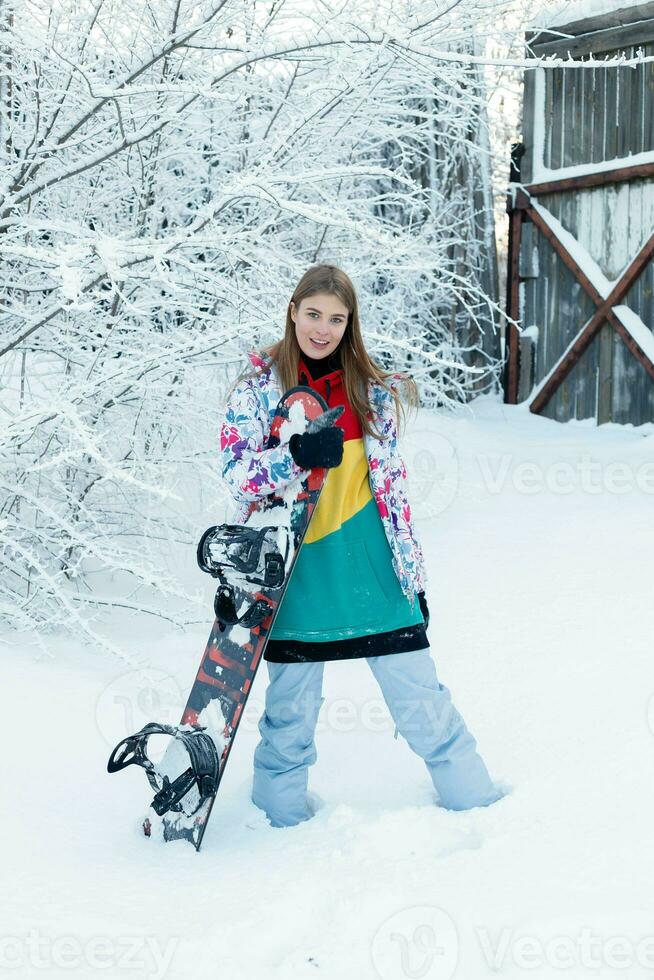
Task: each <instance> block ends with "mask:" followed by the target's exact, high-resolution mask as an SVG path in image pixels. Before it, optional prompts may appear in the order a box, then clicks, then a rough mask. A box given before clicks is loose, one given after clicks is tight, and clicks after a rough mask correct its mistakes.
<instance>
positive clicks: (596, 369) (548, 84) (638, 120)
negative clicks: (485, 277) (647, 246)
mask: <svg viewBox="0 0 654 980" xmlns="http://www.w3.org/2000/svg"><path fill="white" fill-rule="evenodd" d="M642 47H643V49H644V52H645V54H647V55H654V43H650V44H647V45H643V46H642ZM624 50H625V51H626V54H627V56H628V57H632V56H635V54H636V50H635V48H634V47H632V48H625V49H624ZM544 74H545V133H544V160H543V163H544V165H545V166H546V167H549V168H551V169H557V168H559V167H569V166H575V165H583V164H585V163H597V162H599V161H602V160H611V159H615V158H616V157H624V156H628V155H629V154H636V153H642V152H644V151H651V150H654V112H653V111H652V107H653V106H654V63H648V64H644V65H638V66H637V67H636V68H612V69H604V70H602V69H597V68H593V69H547V70H546V71H545V72H544ZM526 75H527V77H526V79H525V118H524V127H523V128H524V134H523V135H524V140H525V145H526V150H527V152H526V153H525V155H524V156H523V158H522V172H521V181H522V182H523V183H529V182H530V181H531V180H533V179H536V180H540V179H541V177H540V176H539V175H538V173H536V174H533V160H532V157H531V154H532V152H533V146H534V142H533V125H534V120H533V112H534V73H533V72H527V73H526ZM537 201H538V203H539V204H542V205H543V207H545V208H547V210H548V211H550V212H551V213H552V214H553V215H554V217H555V218H557V219H558V220H559V221H560V222H561V224H562V225H563V227H564V228H565V229H566V230H567V231H569V232H570V233H571V234H572V235H573V236H574V237H575V238H576V239H577V240H578V241H579V242H580V244H581V245H582V246H583V247H584V248H585V249H586V250H587V251H588V252H589V253H590V255H591V256H592V257H593V259H594V260H595V262H596V263H597V264H598V266H599V267H600V269H601V271H602V272H603V273H604V275H605V276H606V277H607V279H609V280H615V279H617V278H618V277H619V275H620V274H621V273H622V272H623V270H624V269H625V267H626V266H627V265H628V264H629V263H630V262H631V261H632V260H633V259H634V258H635V256H636V254H637V252H638V251H639V249H640V248H641V246H642V245H643V244H644V242H645V241H646V239H647V238H648V237H649V236H650V235H651V234H652V232H653V231H654V181H652V180H651V179H649V180H648V179H640V180H635V181H625V182H623V183H620V184H615V185H607V186H605V187H596V188H592V189H587V190H574V191H569V192H567V193H558V194H548V195H541V196H539V197H538V198H537ZM523 234H524V240H523V244H522V247H521V254H520V265H521V270H520V274H521V275H526V276H527V277H528V278H526V280H525V281H524V282H523V283H522V284H521V314H522V326H523V327H528V326H530V325H532V324H533V325H536V326H537V327H538V340H537V343H536V349H535V362H534V381H535V382H536V383H538V382H540V381H541V380H542V378H543V377H544V376H545V375H546V374H547V373H548V372H549V371H550V370H551V368H552V366H553V364H554V363H555V361H556V360H557V359H558V358H559V357H560V356H561V355H562V354H563V352H564V350H565V348H566V346H567V345H568V344H569V342H570V341H571V340H572V338H573V337H574V336H575V334H576V333H577V332H578V331H579V329H580V328H581V327H582V326H583V324H584V323H586V322H587V321H588V319H589V318H590V316H591V315H592V313H593V311H594V309H595V306H594V304H593V303H592V302H591V301H590V299H589V298H588V296H587V295H586V292H585V290H583V289H582V287H581V286H580V285H579V284H578V283H577V282H576V280H575V279H574V276H573V275H572V273H570V272H569V271H568V269H567V268H566V266H565V265H564V264H563V263H562V262H561V260H560V259H559V258H558V257H557V256H556V253H555V252H554V250H553V249H552V247H551V246H550V245H549V243H548V242H547V241H546V240H545V239H544V238H543V237H542V236H541V235H540V233H539V232H538V231H537V230H536V229H535V227H534V226H533V225H531V224H529V223H528V224H526V225H523ZM621 302H622V303H623V304H625V305H627V306H629V307H630V308H631V309H632V310H634V312H635V313H637V314H638V316H639V317H640V318H641V320H642V321H643V322H644V323H645V324H646V325H647V326H648V327H649V328H650V329H652V328H653V325H654V263H651V262H650V263H649V265H648V267H647V268H646V269H645V270H644V272H643V273H642V274H641V276H640V278H639V279H638V280H637V282H636V284H635V285H634V286H633V287H632V289H631V290H630V292H629V293H628V294H627V296H626V297H625V298H624V299H623V300H622V301H621ZM543 414H544V415H546V416H548V417H550V418H555V419H557V420H560V421H565V420H566V419H568V418H579V419H581V418H589V417H594V418H596V419H597V421H598V422H604V421H609V420H611V421H614V422H623V423H624V422H631V423H633V424H635V425H639V424H641V423H643V422H647V421H654V383H653V382H652V379H651V378H650V377H649V375H648V374H647V372H646V371H645V369H644V368H643V367H642V366H641V365H640V364H639V362H638V361H637V360H636V359H635V358H634V357H633V355H632V354H630V353H629V351H628V350H627V348H626V347H625V346H624V344H623V343H622V341H621V340H620V338H619V336H618V334H617V333H616V332H615V331H614V330H613V328H611V327H610V326H608V325H605V326H604V327H603V328H602V330H601V331H600V333H599V334H598V335H597V336H596V337H595V339H594V340H593V342H592V343H591V345H590V347H589V348H588V349H587V350H586V351H585V352H584V354H583V355H582V357H581V360H580V362H579V363H578V364H577V365H576V366H575V367H574V368H573V370H572V371H571V372H570V374H569V375H568V377H567V378H566V380H565V381H564V382H563V383H562V384H561V386H560V387H559V389H558V390H557V391H556V392H555V394H554V395H553V396H552V398H551V400H550V402H549V403H548V405H547V406H546V407H545V408H544V409H543Z"/></svg>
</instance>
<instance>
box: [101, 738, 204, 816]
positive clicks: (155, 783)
mask: <svg viewBox="0 0 654 980" xmlns="http://www.w3.org/2000/svg"><path fill="white" fill-rule="evenodd" d="M151 735H170V736H172V737H173V738H174V739H177V740H178V741H179V742H180V743H181V744H182V745H183V747H184V749H185V750H186V752H187V753H188V756H189V760H190V763H191V764H190V766H189V767H188V769H186V770H185V771H184V772H182V773H181V774H180V775H179V776H177V777H176V778H175V779H173V780H172V781H171V780H170V778H169V777H168V776H166V775H162V774H161V773H160V772H159V771H158V769H157V767H156V765H155V764H154V762H152V760H151V759H150V758H149V756H148V754H147V743H148V739H149V738H150V736H151ZM131 765H137V766H141V767H142V768H143V769H145V773H146V775H147V777H148V782H149V783H150V786H151V787H152V788H153V789H154V790H156V793H155V797H154V799H153V800H152V804H151V806H152V809H153V810H154V812H155V813H156V814H158V816H160V817H161V816H163V815H164V813H168V811H169V810H172V811H175V812H178V813H179V812H184V813H186V814H187V816H188V815H192V813H195V812H196V811H197V810H198V809H199V808H200V806H201V805H202V803H203V802H204V800H205V799H207V798H208V797H210V796H214V795H215V793H216V790H217V789H218V774H219V769H220V760H219V758H218V751H217V749H216V746H215V743H214V741H213V739H212V738H211V736H210V735H207V734H206V731H205V729H204V728H189V727H188V726H186V725H184V726H180V725H160V724H159V723H158V722H154V721H153V722H150V723H149V724H147V725H145V727H144V728H142V729H141V731H140V732H136V734H135V735H128V736H127V738H124V739H122V741H120V742H119V743H118V745H117V746H116V748H115V749H114V750H113V752H112V753H111V755H110V757H109V762H108V763H107V772H118V771H119V770H121V769H125V768H126V767H127V766H131ZM194 787H195V789H196V790H197V796H198V802H197V806H194V807H193V809H192V811H191V814H189V810H188V806H184V805H183V803H184V802H185V797H187V795H188V794H189V792H190V791H191V790H192V789H193V788H194ZM186 802H187V804H188V801H186Z"/></svg>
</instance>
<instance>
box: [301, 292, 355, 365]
mask: <svg viewBox="0 0 654 980" xmlns="http://www.w3.org/2000/svg"><path fill="white" fill-rule="evenodd" d="M348 312H349V311H348V309H347V307H346V306H344V305H343V303H342V302H341V300H340V299H339V298H338V296H333V295H332V294H331V293H314V294H313V296H305V297H304V299H302V300H300V305H299V306H298V307H296V306H295V303H291V319H292V320H293V323H294V324H295V336H296V337H297V342H298V344H299V345H300V350H301V351H302V353H303V354H306V355H308V356H309V357H318V358H322V357H329V355H330V354H331V353H332V352H333V351H335V350H336V348H337V347H338V345H339V344H340V342H341V338H342V337H343V334H344V333H345V328H346V327H347V318H348ZM321 341H324V343H321Z"/></svg>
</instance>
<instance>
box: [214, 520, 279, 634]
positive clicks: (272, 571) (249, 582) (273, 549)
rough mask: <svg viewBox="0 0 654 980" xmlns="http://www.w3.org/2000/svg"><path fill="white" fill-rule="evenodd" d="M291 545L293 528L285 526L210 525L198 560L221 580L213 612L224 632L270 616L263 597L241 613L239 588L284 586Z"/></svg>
mask: <svg viewBox="0 0 654 980" xmlns="http://www.w3.org/2000/svg"><path fill="white" fill-rule="evenodd" d="M291 546H292V534H291V531H290V529H289V528H287V527H285V526H283V525H265V526H263V527H247V526H245V525H243V524H219V525H215V526H213V527H210V528H207V530H206V531H205V532H204V534H203V535H202V537H201V538H200V542H199V544H198V550H197V559H198V565H199V567H200V568H201V569H202V571H203V572H208V574H209V575H212V576H213V577H214V578H218V579H219V580H220V585H219V586H218V590H217V592H216V597H215V600H214V612H215V615H216V619H217V620H218V625H219V627H220V630H221V632H222V631H224V630H225V628H226V627H227V626H234V625H236V624H238V625H239V626H246V627H248V628H250V629H251V628H252V627H254V626H258V625H259V624H260V623H262V622H263V621H264V619H265V618H266V617H267V616H269V615H270V604H269V603H268V602H266V600H265V599H261V598H259V599H253V600H251V603H250V605H249V606H248V608H247V609H246V610H245V612H244V613H243V614H242V615H239V612H238V607H237V603H236V596H237V591H241V592H242V591H244V590H245V591H246V592H249V591H250V590H251V588H252V587H254V588H255V589H256V588H257V587H259V588H264V589H267V590H269V589H279V588H281V587H282V586H283V585H284V580H285V575H286V568H287V564H288V558H289V554H290V552H291ZM239 580H240V582H239Z"/></svg>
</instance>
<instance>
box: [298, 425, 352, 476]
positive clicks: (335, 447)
mask: <svg viewBox="0 0 654 980" xmlns="http://www.w3.org/2000/svg"><path fill="white" fill-rule="evenodd" d="M344 435H345V432H344V431H343V429H341V427H340V425H330V426H328V427H327V428H326V429H320V430H319V431H318V432H302V433H299V432H295V433H294V434H293V435H292V436H291V438H290V440H289V443H288V447H289V449H290V450H291V455H292V457H293V459H294V460H295V462H296V463H297V465H298V466H301V467H302V469H303V470H312V469H313V468H314V467H315V466H325V467H329V466H338V465H339V463H340V462H341V460H342V459H343V437H344Z"/></svg>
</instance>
